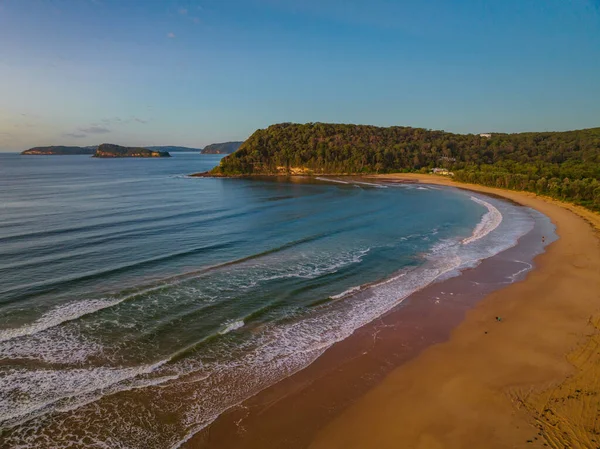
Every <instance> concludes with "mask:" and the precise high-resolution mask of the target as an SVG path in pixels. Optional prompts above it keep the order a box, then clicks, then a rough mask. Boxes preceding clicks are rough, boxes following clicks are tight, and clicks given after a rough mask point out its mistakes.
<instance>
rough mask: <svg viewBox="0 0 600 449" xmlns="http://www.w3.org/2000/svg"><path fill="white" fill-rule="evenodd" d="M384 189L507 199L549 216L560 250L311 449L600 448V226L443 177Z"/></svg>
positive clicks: (564, 210)
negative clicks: (420, 188)
mask: <svg viewBox="0 0 600 449" xmlns="http://www.w3.org/2000/svg"><path fill="white" fill-rule="evenodd" d="M379 178H380V179H381V178H384V179H389V180H399V179H411V180H414V179H418V180H419V181H421V182H425V183H432V184H445V185H453V186H456V187H462V188H467V189H471V190H476V191H480V192H483V193H490V194H495V195H500V196H503V197H506V198H509V199H511V200H513V201H516V202H518V203H521V204H523V205H525V206H529V207H532V208H535V209H537V210H539V211H540V212H542V213H544V214H545V215H547V216H548V217H550V218H551V220H552V221H553V223H554V224H555V225H556V226H557V233H558V235H559V237H560V239H559V240H558V241H556V242H555V243H553V244H551V245H550V246H549V247H548V248H547V251H546V253H544V254H542V255H541V256H539V257H537V258H536V261H535V262H536V266H537V267H536V269H535V270H533V271H532V272H530V273H529V274H528V276H527V278H526V280H525V281H523V282H519V283H515V284H512V285H510V286H508V287H506V288H504V289H501V290H498V291H496V292H494V293H492V294H490V295H488V296H487V297H486V298H485V299H483V300H482V301H480V302H479V303H478V304H477V305H476V306H475V307H474V308H473V309H471V310H470V311H468V312H467V315H466V318H465V319H464V320H463V321H462V323H461V324H460V325H458V327H456V328H455V329H454V331H453V332H452V334H451V337H450V339H449V340H448V341H446V342H443V343H440V344H436V345H432V346H430V347H428V348H426V349H425V350H424V351H423V352H422V353H421V354H419V355H418V356H417V357H415V358H414V359H412V360H410V361H408V362H407V363H405V364H403V365H402V366H400V367H398V368H396V369H395V370H394V371H392V372H391V373H390V374H389V375H388V376H387V377H385V379H384V380H383V381H382V382H379V383H378V384H377V386H376V387H374V388H372V389H371V390H370V391H368V392H367V393H366V394H365V395H363V396H362V397H361V398H360V399H359V400H358V401H356V402H355V403H354V404H353V405H352V406H350V407H348V408H347V409H346V410H345V411H344V412H343V413H341V414H340V415H339V416H338V417H336V418H335V419H334V420H333V421H332V422H331V423H330V424H328V425H327V426H325V427H324V428H323V429H322V430H321V432H320V433H319V434H318V435H317V437H316V438H315V439H314V441H313V442H312V443H311V445H310V447H311V448H312V449H336V448H507V447H513V448H514V447H554V448H566V447H569V448H595V447H600V420H599V417H600V409H599V407H600V396H599V394H600V352H599V350H598V347H599V344H600V332H599V326H600V312H599V310H600V246H599V240H598V234H597V229H599V228H600V217H599V216H598V215H596V214H593V213H591V212H588V211H586V210H584V209H581V208H578V207H576V206H571V205H564V204H561V203H558V202H555V201H552V200H545V199H541V198H538V197H535V196H534V195H529V194H527V193H519V192H511V191H506V190H499V189H492V188H486V187H480V186H476V185H470V184H458V183H453V182H451V181H450V180H448V179H445V178H441V177H434V176H427V175H387V176H380V177H379ZM574 212H575V213H574ZM590 224H592V226H590ZM594 227H595V229H594ZM498 316H499V317H501V318H502V320H501V321H500V322H498V321H496V319H495V317H498Z"/></svg>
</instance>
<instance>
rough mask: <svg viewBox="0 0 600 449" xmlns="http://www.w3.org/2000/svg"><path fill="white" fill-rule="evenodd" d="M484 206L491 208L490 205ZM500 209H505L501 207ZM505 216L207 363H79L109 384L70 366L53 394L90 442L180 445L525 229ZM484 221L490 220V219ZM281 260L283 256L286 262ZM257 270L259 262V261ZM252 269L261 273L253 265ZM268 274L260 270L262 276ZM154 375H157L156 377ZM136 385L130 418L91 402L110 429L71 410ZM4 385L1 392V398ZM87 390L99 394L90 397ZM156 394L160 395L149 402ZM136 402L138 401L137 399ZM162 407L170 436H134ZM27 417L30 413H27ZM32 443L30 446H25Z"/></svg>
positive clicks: (347, 257) (315, 263)
mask: <svg viewBox="0 0 600 449" xmlns="http://www.w3.org/2000/svg"><path fill="white" fill-rule="evenodd" d="M488 204H489V203H488ZM490 206H491V204H490ZM486 207H487V206H486ZM491 207H492V208H494V209H495V207H494V206H491ZM499 207H500V206H499ZM502 210H503V211H504V209H502ZM487 214H492V211H491V209H490V208H488V212H487V213H486V215H487ZM492 215H493V214H492ZM500 216H501V215H500ZM508 218H512V217H511V216H510V214H508V215H507V220H506V223H505V224H504V226H505V227H506V233H504V232H497V233H493V232H492V231H493V230H494V229H496V228H497V227H498V226H500V224H501V221H502V220H501V219H500V221H499V222H498V223H497V224H496V226H495V227H493V226H492V225H486V226H483V225H482V227H481V228H482V229H479V230H477V228H476V230H475V231H474V232H473V235H472V236H471V237H470V238H472V237H474V236H477V238H472V240H470V241H469V244H465V243H464V241H462V242H461V241H459V240H457V239H454V240H446V241H443V242H441V243H440V244H438V245H435V246H434V248H433V249H432V251H431V252H430V253H429V254H428V255H427V258H426V262H425V264H424V265H422V266H420V267H418V268H416V269H412V270H406V271H403V272H401V273H396V274H395V275H393V276H391V277H390V278H388V279H385V280H383V281H381V282H379V283H376V284H371V285H366V286H357V287H353V288H351V289H348V290H346V291H345V292H343V293H341V294H339V295H335V296H333V297H332V298H333V299H343V300H341V301H332V302H330V303H326V304H324V305H323V307H319V308H312V309H310V310H306V311H304V312H302V313H303V314H302V315H299V316H295V317H294V318H293V319H286V320H284V321H282V322H278V323H275V322H268V323H267V324H265V325H264V326H263V327H260V328H258V329H252V332H248V334H249V336H248V340H247V341H244V342H242V343H239V345H238V343H237V342H236V346H235V347H234V346H227V345H226V344H225V343H223V344H221V345H220V346H219V344H220V343H219V341H220V340H219V339H217V341H215V343H214V346H212V347H211V352H210V355H209V357H208V359H210V360H212V361H213V362H212V363H211V364H209V363H208V362H206V361H205V360H203V358H202V353H201V352H199V353H197V354H194V353H192V354H190V355H189V356H186V357H185V358H183V359H181V360H179V361H177V362H173V363H172V364H169V365H168V367H167V366H161V367H159V368H156V370H157V371H160V372H152V376H151V377H150V378H148V377H147V374H148V373H145V372H143V367H140V368H142V372H140V373H136V372H135V369H132V371H129V372H126V373H125V372H124V373H122V376H123V377H122V378H121V377H119V376H120V375H119V374H118V372H117V373H113V379H114V380H115V381H116V383H110V381H107V377H108V378H110V377H111V376H110V375H109V374H107V373H105V372H96V371H94V369H88V370H86V369H82V372H85V371H87V372H88V376H90V377H91V378H96V379H95V380H92V381H91V382H92V385H101V384H102V382H105V383H106V384H107V385H108V386H107V387H106V388H101V390H97V389H96V390H93V391H92V392H91V393H89V394H88V395H87V396H86V395H85V394H84V395H82V394H81V391H88V390H86V385H85V384H84V383H81V384H79V385H77V382H81V379H83V377H84V376H83V374H81V375H80V374H79V373H71V375H74V377H76V378H78V379H79V380H76V381H70V380H69V381H68V382H67V386H66V387H65V388H63V389H62V390H61V388H62V387H60V386H59V388H58V393H59V394H60V393H61V392H62V393H65V394H67V395H72V396H73V397H75V396H76V399H74V400H73V401H72V402H71V401H70V402H68V404H69V406H70V407H71V409H72V410H74V411H73V413H74V414H75V417H76V418H74V419H75V422H77V424H78V425H79V426H80V427H79V428H81V429H84V430H83V431H84V432H86V434H89V436H90V438H91V440H93V441H98V440H100V441H101V442H104V444H106V445H107V446H110V447H147V448H154V447H172V448H176V447H180V446H181V445H183V444H184V443H185V442H186V441H188V440H189V439H190V438H191V437H192V436H193V435H194V434H196V433H197V432H199V431H200V430H201V429H203V428H204V427H206V426H207V425H209V424H210V423H211V422H212V421H213V420H214V419H216V418H217V417H218V416H219V415H220V414H221V413H223V412H224V411H226V410H227V409H229V408H231V407H233V406H235V405H236V404H239V403H241V402H242V401H244V400H245V399H247V398H248V397H250V396H252V395H253V394H256V393H257V392H259V391H260V390H262V389H264V388H266V387H268V386H269V385H272V384H273V383H274V382H276V381H278V380H281V379H282V378H284V377H286V376H289V375H291V374H293V373H295V372H297V371H299V370H300V369H302V368H304V367H306V366H307V365H308V364H310V363H312V362H313V361H314V360H315V359H316V358H317V357H318V356H319V355H321V354H322V353H323V352H324V351H325V350H326V349H327V348H329V347H330V346H331V345H333V344H334V343H335V342H337V341H340V340H343V339H345V338H347V337H348V336H349V335H351V334H352V333H353V332H354V331H355V330H356V329H357V328H359V327H361V326H363V325H365V324H367V323H368V322H370V321H373V320H375V319H376V318H378V317H379V316H381V315H382V314H384V313H386V312H387V311H389V310H390V309H392V308H393V307H395V306H396V305H398V304H399V303H401V302H402V301H403V300H404V299H405V298H407V297H408V296H409V295H410V294H412V293H413V292H415V291H417V290H419V289H421V288H423V287H425V286H426V285H428V284H430V283H432V282H435V281H436V280H439V279H440V278H442V277H444V276H448V275H452V274H457V273H458V272H459V270H460V269H461V268H462V267H464V266H468V265H470V264H473V263H477V261H479V260H482V259H483V258H486V257H490V256H492V255H494V254H497V253H498V252H499V251H501V250H503V249H506V248H508V247H510V246H511V245H513V244H514V243H516V239H517V238H518V237H519V236H520V235H522V234H524V233H525V232H526V229H525V228H526V226H521V225H520V224H517V225H515V222H514V221H511V220H509V219H508ZM488 221H491V222H493V220H488ZM482 222H483V219H482ZM484 237H486V238H484ZM465 240H466V239H465ZM368 251H369V250H368V249H367V250H363V251H362V252H358V253H354V254H352V253H346V254H342V255H339V256H338V257H331V256H327V257H324V258H323V259H322V260H319V259H317V260H315V259H314V257H313V259H312V261H311V263H306V260H304V259H302V256H297V257H298V258H297V259H294V260H293V262H294V263H292V264H291V265H290V266H291V267H293V270H291V271H289V270H288V269H287V268H285V269H281V270H279V271H277V270H275V272H271V273H269V276H279V277H285V276H296V277H302V276H318V275H319V274H323V273H329V272H332V270H335V269H336V265H340V264H341V265H340V266H342V265H343V264H346V265H347V264H348V263H355V262H354V261H360V260H361V258H362V257H363V256H364V254H366V253H368ZM272 257H279V256H272ZM287 261H288V262H289V259H287ZM252 264H256V261H253V262H251V263H249V265H252ZM275 265H276V264H275ZM256 267H257V268H260V267H259V266H258V265H256ZM301 267H303V268H302V270H300V271H299V272H294V271H295V270H299V269H300V268H301ZM263 268H264V267H263ZM288 268H289V267H288ZM257 271H259V270H258V269H257ZM226 275H227V276H228V278H229V276H230V273H229V272H227V273H226ZM298 275H300V276H298ZM269 276H264V277H263V278H262V279H260V280H261V281H262V280H264V279H266V278H268V277H269ZM246 281H247V279H246ZM232 282H233V284H232V285H238V284H240V285H241V281H240V280H236V279H232ZM224 326H225V327H224V329H223V331H222V333H227V332H231V331H233V330H235V329H240V328H242V327H243V326H244V322H243V320H237V321H232V322H227V323H225V324H224ZM221 340H223V341H225V340H227V339H221ZM211 345H212V343H211ZM173 360H174V359H173ZM163 363H164V362H163ZM137 369H139V368H137ZM65 374H66V375H67V377H68V376H69V375H70V374H69V373H65ZM115 374H116V375H115ZM44 375H46V374H44ZM158 375H159V376H160V377H157V378H155V377H154V376H158ZM127 376H130V377H127ZM131 376H133V377H131ZM59 377H60V376H59ZM119 379H121V380H119ZM0 380H2V379H0ZM14 380H18V379H13V381H14ZM0 383H1V382H0ZM30 384H33V385H34V388H35V390H36V391H38V389H41V388H47V389H48V390H52V388H53V386H54V383H53V382H50V383H49V384H47V386H45V385H42V384H35V382H30ZM13 385H14V382H13ZM71 385H75V387H73V388H71ZM92 388H93V386H92ZM133 389H141V390H140V393H139V394H140V398H143V399H144V400H143V402H140V410H139V413H136V414H135V416H127V417H126V418H127V419H115V416H114V415H110V414H103V412H104V409H103V408H102V407H103V406H102V404H101V403H100V402H98V403H96V404H94V405H95V406H96V407H97V409H96V411H95V416H102V417H103V419H104V420H110V421H109V422H110V425H109V426H107V425H104V426H102V427H99V426H100V424H98V420H97V421H91V422H92V424H94V425H95V426H96V427H93V426H89V425H86V423H87V421H85V419H87V418H86V415H85V413H86V412H85V411H82V412H81V414H79V415H77V413H78V410H77V409H76V404H87V403H89V402H90V401H91V399H90V397H100V396H101V395H102V394H112V393H114V392H117V391H123V390H128V391H129V390H133ZM64 390H66V391H64ZM1 391H2V390H1V389H0V395H1V394H2V393H1ZM90 394H92V395H98V396H90ZM128 397H129V395H128ZM154 397H156V398H157V399H159V400H156V401H154V400H152V399H153V398H154ZM1 398H2V396H0V402H2V399H1ZM181 398H185V407H182V403H181ZM142 403H143V406H141V404H142ZM51 405H52V403H51ZM42 407H43V410H41V411H39V413H43V412H47V411H49V410H51V406H47V407H46V406H44V405H43V404H42ZM55 410H65V406H64V405H63V404H61V408H55ZM113 412H114V411H113ZM87 413H89V411H88V412H87ZM114 413H118V412H114ZM164 414H169V416H171V417H172V418H173V421H172V422H171V423H170V427H169V432H170V434H169V435H165V433H164V432H161V431H160V428H157V429H150V430H148V431H147V432H148V434H144V435H143V436H142V437H141V436H140V435H139V434H137V433H135V432H137V430H136V429H139V428H140V427H145V426H144V425H142V426H136V424H135V420H136V419H137V420H140V421H142V420H143V422H144V423H147V422H159V421H160V417H161V416H164ZM29 416H30V415H29ZM26 419H29V418H28V417H26ZM49 419H50V418H49ZM90 419H91V418H90ZM106 422H108V421H106ZM36 426H37V427H36ZM42 427H43V426H40V425H39V424H38V423H36V422H32V423H31V425H30V426H29V427H27V428H25V427H24V428H23V430H22V432H21V433H15V435H14V436H11V437H12V438H13V440H11V441H19V440H18V438H19V437H25V436H27V435H28V434H27V432H28V431H30V432H31V433H32V434H35V433H36V432H38V431H39V432H43V431H44V429H43V428H42ZM31 429H33V430H31ZM39 429H41V430H39ZM140 438H142V439H143V443H140V441H141V440H140ZM32 441H33V440H32ZM53 443H56V444H54V445H53V447H68V444H67V443H65V444H60V442H55V441H53ZM29 447H36V446H35V445H34V444H31V445H30V446H29Z"/></svg>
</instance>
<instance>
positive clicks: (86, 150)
mask: <svg viewBox="0 0 600 449" xmlns="http://www.w3.org/2000/svg"><path fill="white" fill-rule="evenodd" d="M95 152H96V147H95V146H92V147H67V146H64V145H54V146H47V147H33V148H30V149H28V150H25V151H23V152H22V153H21V154H23V155H35V156H71V155H75V154H86V155H91V154H94V153H95Z"/></svg>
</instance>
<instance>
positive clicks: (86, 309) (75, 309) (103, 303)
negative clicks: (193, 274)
mask: <svg viewBox="0 0 600 449" xmlns="http://www.w3.org/2000/svg"><path fill="white" fill-rule="evenodd" d="M161 288H164V285H160V286H156V287H152V288H148V289H145V290H142V291H138V292H136V293H132V294H130V295H126V296H123V297H120V298H112V299H106V298H101V299H88V300H83V301H77V302H71V303H67V304H63V305H60V306H58V307H55V308H54V309H51V310H50V311H48V312H46V313H45V314H43V315H42V316H41V317H40V318H38V319H37V320H35V321H34V322H32V323H29V324H26V325H24V326H21V327H16V328H8V329H1V330H0V342H3V341H8V340H12V339H14V338H19V337H24V336H27V335H33V334H36V333H38V332H43V331H45V330H47V329H50V328H52V327H56V326H59V325H61V324H63V323H67V322H69V321H73V320H77V319H79V318H81V317H83V316H86V315H90V314H92V313H96V312H99V311H100V310H104V309H108V308H110V307H114V306H116V305H118V304H121V303H122V302H124V301H127V300H130V299H132V298H135V297H137V296H139V295H142V294H146V293H149V292H152V291H155V290H158V289H161Z"/></svg>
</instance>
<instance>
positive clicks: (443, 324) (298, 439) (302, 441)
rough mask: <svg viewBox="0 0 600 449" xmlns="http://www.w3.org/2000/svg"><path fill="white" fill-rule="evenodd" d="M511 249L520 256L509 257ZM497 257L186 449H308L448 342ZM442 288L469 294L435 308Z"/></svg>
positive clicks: (341, 347)
mask: <svg viewBox="0 0 600 449" xmlns="http://www.w3.org/2000/svg"><path fill="white" fill-rule="evenodd" d="M409 182H416V180H413V179H411V180H409ZM422 182H423V183H428V181H422ZM470 190H473V191H478V190H476V189H470ZM478 192H479V191H478ZM492 196H493V195H492ZM499 196H500V197H501V198H502V199H506V198H505V197H504V196H503V195H499ZM535 238H538V239H539V236H537V237H535ZM519 247H521V249H522V245H521V243H519V244H518V245H517V246H516V247H514V248H519ZM511 250H512V251H518V250H515V249H508V250H506V251H505V252H510V251H511ZM505 252H503V253H500V254H504V253H505ZM498 259H501V257H500V256H499V255H496V256H493V257H491V258H489V259H485V260H484V261H483V262H482V263H481V265H480V266H479V267H477V268H474V269H469V270H465V271H464V272H463V273H462V275H461V276H458V277H456V278H452V279H448V280H444V281H440V282H437V283H434V284H431V285H429V286H427V287H425V288H424V289H423V290H421V291H419V292H417V293H415V294H413V295H411V296H410V297H409V298H407V299H406V300H405V302H404V303H402V304H401V305H400V306H397V307H396V308H395V309H393V310H392V311H390V312H388V313H386V314H385V315H384V316H382V317H380V318H379V319H377V320H375V321H374V322H372V323H370V324H367V325H366V326H363V328H360V329H358V330H357V331H355V333H354V334H353V335H352V336H351V337H349V338H347V339H346V340H343V341H342V342H338V343H336V344H335V345H334V346H332V347H331V348H329V349H328V350H327V351H326V353H325V354H323V355H322V356H321V357H319V359H317V360H316V361H315V362H313V364H312V365H309V366H308V367H306V368H304V369H303V370H301V371H300V372H298V373H296V374H294V375H292V376H291V377H289V378H287V379H284V380H282V381H280V382H278V383H276V384H275V385H273V386H271V387H269V388H267V389H266V390H263V391H262V392H260V393H258V394H257V395H255V396H254V397H252V398H250V399H248V400H246V401H244V403H242V404H241V405H239V406H236V407H234V408H232V409H230V410H229V411H227V412H225V413H224V414H223V415H221V416H220V417H219V418H217V420H216V421H215V422H213V423H212V424H211V425H210V426H209V427H207V428H206V429H204V430H203V431H201V432H200V433H198V434H197V435H195V436H194V437H193V438H192V439H191V440H190V441H189V442H188V443H187V444H185V445H184V446H183V447H194V448H204V447H210V448H220V447H223V448H225V447H240V448H254V447H256V448H258V447H267V446H268V447H290V448H292V447H298V448H300V447H307V446H308V445H309V444H310V443H311V441H312V440H313V438H314V435H315V434H317V433H318V432H319V431H320V430H322V429H323V427H324V426H326V425H327V424H328V423H329V422H330V421H331V420H334V423H335V420H336V419H337V418H338V417H339V415H340V414H341V416H343V415H344V410H345V409H347V408H350V409H351V408H352V407H353V404H354V403H355V402H357V401H358V402H360V401H361V400H362V399H361V397H362V396H363V395H368V394H369V391H370V390H371V389H373V388H377V386H378V385H379V384H381V383H383V382H385V378H386V376H388V375H390V373H392V372H393V371H394V370H395V369H402V367H403V366H404V365H405V364H408V363H409V362H410V361H412V360H414V359H419V358H420V357H421V355H420V353H422V352H426V351H427V350H428V348H430V347H433V346H434V345H438V344H440V343H442V342H444V341H446V340H447V339H448V338H449V337H450V333H451V332H452V331H453V329H454V328H455V327H456V326H457V325H459V323H461V322H462V321H463V318H464V315H465V313H467V311H468V310H469V309H471V308H472V307H473V306H474V305H475V304H476V303H477V302H479V301H480V300H481V299H482V298H483V297H484V296H486V294H487V293H488V292H485V291H475V290H477V288H474V287H473V285H474V284H478V283H477V282H475V279H479V278H481V277H482V276H483V277H486V276H487V277H489V274H490V273H492V272H493V271H494V270H497V269H498V267H501V268H500V270H502V263H504V262H505V261H504V262H503V261H502V260H500V261H498ZM499 264H500V265H499ZM494 267H495V268H494ZM486 272H487V274H486ZM482 273H483V274H482ZM468 283H473V284H469V285H467V284H468ZM440 289H442V290H443V289H445V290H447V291H450V290H452V289H455V291H457V292H462V293H461V294H458V293H457V295H456V296H454V297H445V298H444V301H443V302H442V304H443V305H442V306H440V305H439V304H438V305H433V302H434V300H433V299H432V298H435V297H436V295H439V294H440ZM496 289H497V288H496ZM442 293H444V292H442ZM445 293H446V294H447V292H445ZM450 295H452V293H450ZM438 297H439V296H438ZM450 298H451V299H452V300H451V301H448V299H450ZM438 302H439V301H438ZM423 318H424V319H423ZM398 346H400V349H398ZM352 425H355V426H356V424H355V423H354V424H352ZM363 443H364V442H363ZM322 447H329V446H327V445H325V446H322ZM356 447H365V446H364V445H363V446H360V445H357V446H356Z"/></svg>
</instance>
